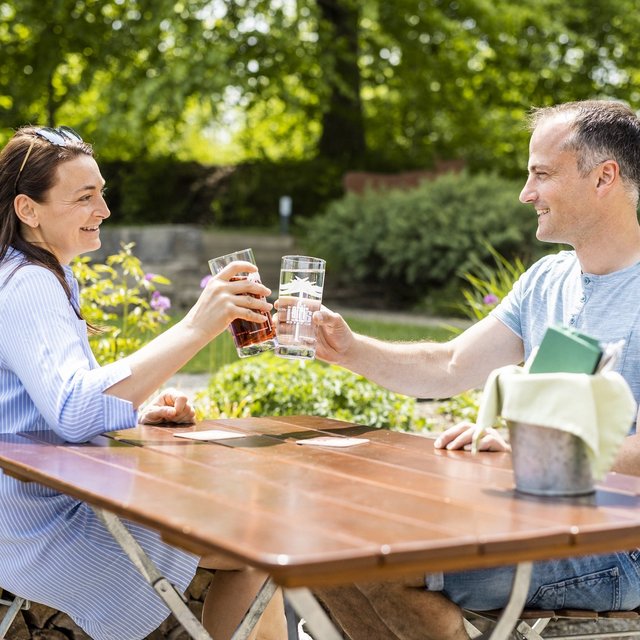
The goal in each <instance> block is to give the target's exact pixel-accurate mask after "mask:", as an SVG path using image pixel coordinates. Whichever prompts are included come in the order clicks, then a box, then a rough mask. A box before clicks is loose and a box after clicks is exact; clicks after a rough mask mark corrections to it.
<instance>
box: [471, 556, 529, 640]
mask: <svg viewBox="0 0 640 640" xmlns="http://www.w3.org/2000/svg"><path fill="white" fill-rule="evenodd" d="M532 569H533V565H532V564H531V562H520V563H519V564H518V566H517V567H516V573H515V575H514V576H513V585H512V586H511V597H510V598H509V602H508V603H507V606H506V607H505V608H504V609H503V611H502V615H501V616H500V618H499V619H498V623H497V624H496V626H495V628H494V629H493V633H492V634H491V635H490V636H489V635H483V636H482V637H483V638H485V637H486V638H490V639H491V640H508V638H509V637H510V636H511V633H512V632H513V630H514V629H515V627H516V623H517V622H518V617H519V616H520V614H521V613H522V610H523V609H524V604H525V602H526V601H527V593H528V591H529V585H530V584H531V571H532Z"/></svg>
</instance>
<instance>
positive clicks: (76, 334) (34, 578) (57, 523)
mask: <svg viewBox="0 0 640 640" xmlns="http://www.w3.org/2000/svg"><path fill="white" fill-rule="evenodd" d="M22 259H23V256H22V254H21V253H19V252H17V251H15V250H10V251H9V252H8V253H7V256H6V257H5V259H4V260H3V261H2V263H0V433H17V432H20V431H32V430H36V429H37V430H41V429H51V430H53V431H55V432H56V433H57V434H58V435H59V436H60V437H61V438H63V439H65V440H68V441H71V442H83V441H86V440H90V439H91V438H93V437H95V436H96V435H98V434H101V433H104V432H106V431H112V430H117V429H123V428H128V427H132V426H135V424H136V422H137V411H136V410H134V408H133V405H132V404H131V403H130V402H129V401H126V400H122V399H120V398H116V397H115V396H110V395H107V394H105V393H103V391H104V390H105V389H107V388H108V387H110V386H112V385H113V384H115V383H116V382H118V381H120V380H123V379H124V378H126V377H128V376H129V375H131V371H130V369H129V367H128V366H127V365H126V364H125V363H124V362H115V363H113V364H109V365H107V366H104V367H100V366H99V365H98V363H97V362H96V360H95V358H94V356H93V354H92V353H91V349H90V347H89V341H88V339H87V329H86V325H85V323H84V321H82V320H80V319H79V318H78V317H77V315H76V313H75V311H74V310H73V307H72V305H71V304H70V302H69V300H68V299H67V296H66V294H65V292H64V290H63V288H62V286H61V285H60V283H59V282H58V280H57V278H56V277H55V276H54V275H53V274H52V273H51V272H50V271H48V270H47V269H45V268H43V267H39V266H36V265H32V264H26V265H24V266H20V267H19V268H18V269H17V270H16V267H17V266H18V265H19V264H20V263H21V261H22ZM64 270H65V277H66V280H67V282H68V283H69V285H70V287H71V291H72V300H73V303H74V304H76V305H77V304H78V284H77V282H76V281H75V279H74V278H73V275H72V272H71V268H70V267H64ZM9 276H11V277H9ZM108 481H109V480H108V478H105V482H108ZM127 526H128V528H129V530H130V531H131V533H132V534H133V535H134V536H135V537H136V539H137V540H138V542H139V543H140V544H141V545H142V547H143V548H144V549H145V550H146V552H147V553H148V554H149V556H150V557H151V559H152V560H153V561H154V562H155V563H156V564H157V566H158V567H159V569H160V571H161V572H162V573H163V574H164V575H165V576H167V578H168V579H169V580H170V581H171V582H172V583H174V584H176V586H178V588H180V589H181V590H185V589H186V588H187V586H188V584H189V582H190V581H191V579H192V577H193V574H194V573H195V570H196V567H197V564H198V558H197V557H195V556H193V555H191V554H188V553H185V552H182V551H179V550H177V549H175V548H174V547H170V546H169V545H166V544H165V543H163V542H162V541H161V540H160V537H159V536H158V534H156V533H155V532H152V531H149V530H147V529H145V528H144V527H141V526H139V525H136V524H134V523H127ZM0 586H2V587H4V588H6V589H9V590H10V591H12V592H13V593H15V594H17V595H21V596H24V597H26V598H29V599H30V600H34V601H36V602H40V603H42V604H47V605H49V606H51V607H54V608H55V609H59V610H61V611H64V612H66V613H68V614H69V615H70V616H71V617H72V618H73V619H74V620H75V621H76V622H77V623H78V625H80V626H81V627H82V628H83V629H84V630H85V631H86V632H87V633H88V634H89V635H90V636H91V637H92V638H95V639H96V640H139V639H141V638H144V637H145V636H147V635H148V634H149V633H151V631H153V630H154V629H155V628H157V627H158V626H159V624H160V623H161V622H162V620H163V619H164V618H165V617H166V616H167V615H168V613H169V612H168V610H167V608H166V607H165V605H164V604H163V603H162V602H161V601H160V600H159V598H158V596H157V594H156V593H155V592H154V590H153V589H152V588H151V587H150V586H149V585H148V584H147V583H146V582H145V581H144V579H143V578H142V576H141V575H140V574H139V573H138V571H137V570H136V569H135V568H134V566H133V565H132V564H131V562H130V561H129V559H128V558H127V557H126V555H125V554H124V552H123V551H122V549H121V548H120V547H119V545H118V544H117V543H116V542H115V540H114V539H113V538H112V537H111V535H110V534H109V533H108V532H107V531H106V530H105V529H104V527H103V525H102V524H101V523H100V522H99V521H98V520H97V518H96V516H95V514H94V512H93V510H92V509H91V508H89V507H88V505H86V504H85V503H83V502H81V501H78V500H75V499H74V498H70V497H69V496H66V495H64V494H61V493H59V492H57V491H54V490H52V489H47V488H46V487H44V486H42V485H39V484H37V483H23V482H20V481H18V480H16V479H14V478H11V477H9V476H7V475H4V474H2V473H1V472H0Z"/></svg>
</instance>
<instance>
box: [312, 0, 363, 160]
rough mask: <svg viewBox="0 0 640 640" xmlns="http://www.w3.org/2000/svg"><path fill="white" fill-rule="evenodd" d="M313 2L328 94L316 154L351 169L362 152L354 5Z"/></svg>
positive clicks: (342, 0) (330, 0) (348, 0)
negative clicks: (344, 164) (316, 8)
mask: <svg viewBox="0 0 640 640" xmlns="http://www.w3.org/2000/svg"><path fill="white" fill-rule="evenodd" d="M317 2H318V7H319V9H320V14H321V20H322V24H321V28H320V45H321V48H322V51H323V53H322V60H323V71H324V75H325V78H326V80H327V85H328V87H329V92H330V95H329V103H328V108H327V110H326V111H325V113H324V116H323V118H322V135H321V137H320V141H319V143H318V153H319V155H320V156H324V157H326V158H331V159H334V160H340V161H342V162H344V163H346V164H350V165H352V167H353V166H354V165H357V164H358V161H359V160H360V159H361V158H362V157H363V155H364V153H365V151H366V144H365V138H364V121H363V117H362V102H361V100H360V69H359V68H358V22H359V10H358V5H357V2H354V1H353V0H317Z"/></svg>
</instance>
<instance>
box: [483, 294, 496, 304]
mask: <svg viewBox="0 0 640 640" xmlns="http://www.w3.org/2000/svg"><path fill="white" fill-rule="evenodd" d="M482 302H484V303H485V304H488V305H494V304H498V302H500V298H498V296H497V295H495V294H493V293H488V294H487V295H486V296H485V297H484V298H482Z"/></svg>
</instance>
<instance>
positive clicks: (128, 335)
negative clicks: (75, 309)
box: [72, 243, 171, 365]
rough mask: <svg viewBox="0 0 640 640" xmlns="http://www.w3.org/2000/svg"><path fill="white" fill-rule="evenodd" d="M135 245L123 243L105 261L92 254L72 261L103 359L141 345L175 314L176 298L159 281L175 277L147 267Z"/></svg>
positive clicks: (96, 352)
mask: <svg viewBox="0 0 640 640" xmlns="http://www.w3.org/2000/svg"><path fill="white" fill-rule="evenodd" d="M133 247H134V244H133V243H130V244H123V245H122V248H121V250H120V251H119V252H118V253H116V254H113V255H110V256H108V257H107V259H106V260H105V262H104V263H97V264H92V263H91V262H90V258H88V257H81V258H76V259H75V260H74V262H73V265H72V267H73V273H74V275H75V277H76V278H77V280H78V284H79V285H80V310H81V312H82V317H83V318H84V319H85V320H86V321H87V322H88V323H89V325H90V326H92V327H94V329H97V330H98V331H97V332H94V333H93V334H91V335H90V336H89V343H90V345H91V350H92V351H93V354H94V355H95V357H96V360H97V361H98V363H99V364H101V365H104V364H107V363H109V362H113V361H114V360H118V359H119V358H124V357H125V356H128V355H129V354H131V353H133V352H134V351H137V350H138V349H140V348H141V347H142V346H144V345H145V344H146V343H147V342H148V341H149V340H151V339H152V338H154V337H155V336H156V335H157V334H158V333H160V331H161V329H162V328H163V325H164V324H166V323H167V321H168V320H169V316H168V315H167V310H168V309H169V308H170V307H171V301H170V300H169V298H167V297H166V296H164V295H162V294H161V293H160V291H158V290H157V287H156V285H158V284H165V285H166V284H170V281H169V280H167V278H165V277H163V276H161V275H158V274H156V273H145V271H144V270H143V268H142V264H141V262H140V260H139V258H137V257H136V256H135V255H133Z"/></svg>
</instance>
